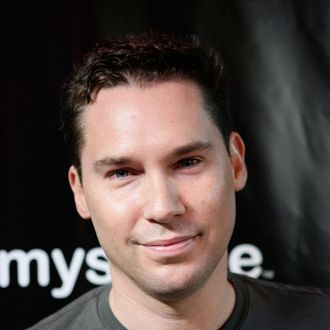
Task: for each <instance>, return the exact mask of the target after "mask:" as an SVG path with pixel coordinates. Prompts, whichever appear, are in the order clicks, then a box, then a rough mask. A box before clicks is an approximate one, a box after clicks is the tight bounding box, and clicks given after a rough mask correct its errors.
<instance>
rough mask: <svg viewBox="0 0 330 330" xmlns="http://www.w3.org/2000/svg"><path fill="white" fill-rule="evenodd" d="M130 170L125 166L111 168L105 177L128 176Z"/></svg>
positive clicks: (119, 177)
mask: <svg viewBox="0 0 330 330" xmlns="http://www.w3.org/2000/svg"><path fill="white" fill-rule="evenodd" d="M129 174H130V171H129V170H128V169H127V168H120V169H118V170H113V171H111V172H110V173H108V174H107V177H110V178H111V177H115V178H116V179H123V178H126V177H128V176H129Z"/></svg>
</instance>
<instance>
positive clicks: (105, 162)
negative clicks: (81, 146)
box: [93, 141, 212, 172]
mask: <svg viewBox="0 0 330 330" xmlns="http://www.w3.org/2000/svg"><path fill="white" fill-rule="evenodd" d="M211 147H212V144H211V142H204V141H196V142H192V143H189V144H187V145H184V146H180V147H178V148H175V149H174V150H173V151H172V152H171V153H170V155H169V156H170V157H179V156H183V155H185V154H188V153H190V152H193V151H201V150H205V149H210V148H211ZM132 162H134V159H133V158H129V157H116V158H113V157H105V158H103V159H100V160H97V161H96V162H95V163H94V166H93V168H94V170H95V171H96V172H98V171H101V170H102V169H103V168H105V167H109V166H124V165H127V164H130V163H132Z"/></svg>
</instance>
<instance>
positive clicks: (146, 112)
mask: <svg viewBox="0 0 330 330" xmlns="http://www.w3.org/2000/svg"><path fill="white" fill-rule="evenodd" d="M82 120H83V123H84V124H83V126H84V134H85V146H84V148H83V153H84V149H86V150H88V151H89V152H91V150H94V151H95V152H96V151H97V150H99V151H101V150H102V152H110V151H120V150H119V149H124V148H126V149H127V150H129V149H131V150H130V151H132V150H134V148H135V149H137V148H140V147H145V148H146V150H147V149H148V150H149V151H150V150H153V151H154V150H157V149H163V150H165V149H166V148H169V147H170V146H173V147H174V145H175V144H184V143H190V142H191V141H192V140H200V139H209V138H210V134H211V133H212V132H213V131H214V130H215V131H217V132H218V130H217V128H216V126H215V125H214V124H213V122H212V120H211V119H210V115H209V114H208V113H207V112H206V110H205V106H204V99H203V95H202V92H201V90H200V88H199V87H198V86H197V85H196V84H195V83H193V82H190V81H168V82H160V83H155V84H152V85H150V86H147V87H139V86H135V85H125V86H118V87H115V88H108V89H102V90H100V92H99V93H98V95H97V97H96V99H95V102H94V103H93V104H91V105H89V106H87V107H86V109H85V112H84V114H83V117H82ZM213 133H214V132H213ZM218 137H220V134H219V132H218ZM220 139H221V137H220ZM152 148H153V149H152Z"/></svg>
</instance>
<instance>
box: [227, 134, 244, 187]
mask: <svg viewBox="0 0 330 330" xmlns="http://www.w3.org/2000/svg"><path fill="white" fill-rule="evenodd" d="M229 148H230V162H231V167H232V171H233V178H234V189H235V191H239V190H241V189H243V188H244V186H245V184H246V180H247V169H246V165H245V159H244V157H245V145H244V142H243V140H242V138H241V136H240V135H239V134H238V133H236V132H232V133H231V134H230V137H229Z"/></svg>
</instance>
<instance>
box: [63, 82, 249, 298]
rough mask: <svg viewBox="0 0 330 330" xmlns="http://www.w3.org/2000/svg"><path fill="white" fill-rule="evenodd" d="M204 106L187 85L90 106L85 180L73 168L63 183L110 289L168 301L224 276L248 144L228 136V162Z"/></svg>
mask: <svg viewBox="0 0 330 330" xmlns="http://www.w3.org/2000/svg"><path fill="white" fill-rule="evenodd" d="M203 108H204V107H203V99H202V95H201V91H200V89H199V88H198V87H197V86H196V84H194V83H192V82H189V81H169V82H161V83H156V84H153V85H151V86H149V87H146V88H140V87H137V86H120V87H115V88H109V89H102V90H101V91H100V92H99V93H98V95H97V97H96V100H95V102H94V103H93V104H91V105H89V106H87V108H86V110H85V113H84V114H83V122H84V134H85V138H86V143H85V145H84V147H83V150H82V155H81V167H82V184H81V182H80V180H79V177H78V175H77V172H76V170H75V168H74V167H71V169H70V171H69V180H70V184H71V187H72V189H73V191H74V194H75V201H76V205H77V209H78V211H79V213H80V215H81V216H82V217H83V218H89V217H91V219H92V221H93V224H94V227H95V230H96V233H97V236H98V239H99V241H100V244H101V246H102V247H103V248H104V250H105V252H106V254H107V256H108V258H109V261H110V265H111V266H110V267H111V271H112V279H113V285H114V286H115V285H118V284H117V283H121V284H123V283H124V286H131V287H132V285H133V287H135V288H138V290H143V292H146V293H148V294H150V295H153V296H156V297H164V298H168V297H172V296H173V297H174V296H180V295H181V296H184V295H188V294H191V293H192V292H194V291H196V289H198V288H199V287H201V286H202V285H203V284H205V283H206V282H207V280H208V279H209V278H210V277H212V276H213V275H214V274H217V273H221V272H222V273H223V276H225V270H226V249H227V245H228V242H229V239H230V236H231V233H232V230H233V226H234V218H235V199H234V195H235V194H234V192H235V191H237V190H239V189H241V188H242V187H243V186H244V184H245V180H246V169H245V165H244V159H243V157H244V145H243V142H242V141H241V139H240V137H239V135H238V134H236V133H232V135H231V138H230V145H231V156H229V155H228V153H227V151H226V148H225V145H224V142H223V139H222V137H221V134H220V132H219V130H218V129H217V127H216V126H215V125H214V124H213V122H212V121H211V119H210V116H209V114H208V113H207V112H206V111H205V110H204V109H203Z"/></svg>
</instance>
